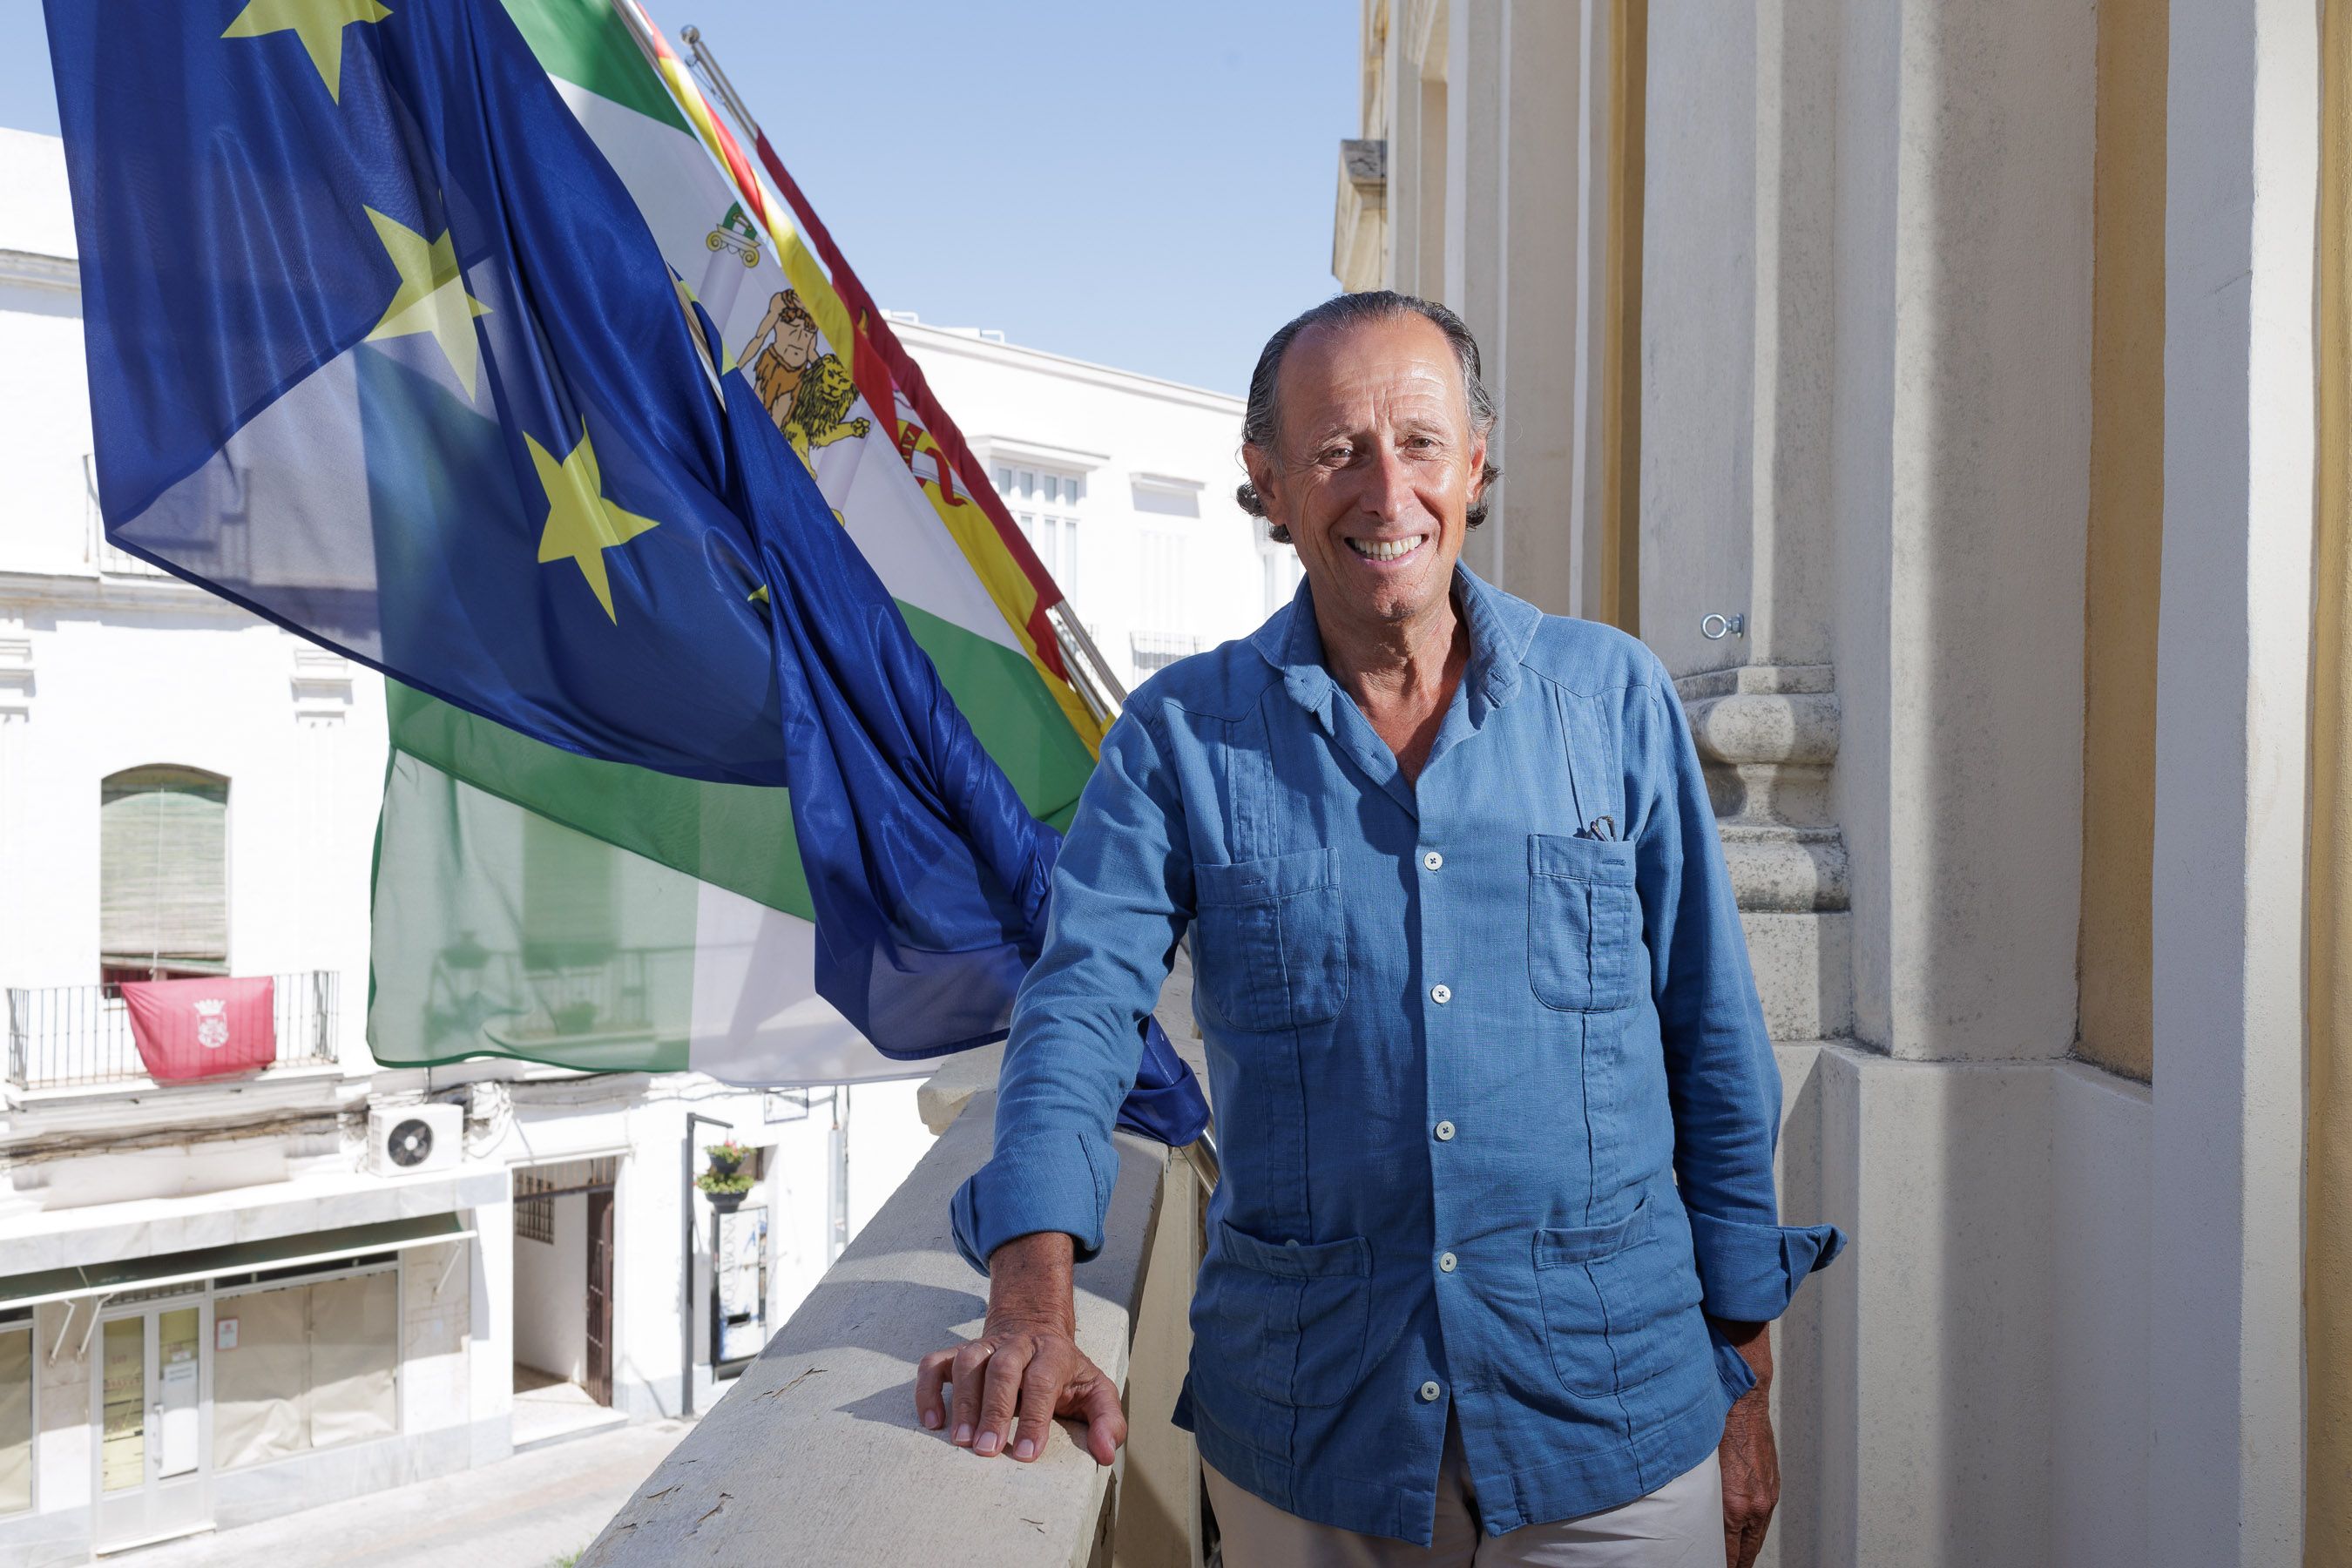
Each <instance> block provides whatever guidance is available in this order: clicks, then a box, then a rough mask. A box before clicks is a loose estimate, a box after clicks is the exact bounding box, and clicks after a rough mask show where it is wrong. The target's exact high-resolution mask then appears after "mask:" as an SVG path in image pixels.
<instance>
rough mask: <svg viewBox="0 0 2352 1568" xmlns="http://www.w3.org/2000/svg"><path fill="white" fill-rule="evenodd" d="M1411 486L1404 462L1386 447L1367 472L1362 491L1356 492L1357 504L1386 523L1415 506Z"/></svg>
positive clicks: (1374, 459) (1374, 458) (1380, 450)
mask: <svg viewBox="0 0 2352 1568" xmlns="http://www.w3.org/2000/svg"><path fill="white" fill-rule="evenodd" d="M1356 500H1357V504H1358V505H1359V506H1360V507H1362V508H1363V510H1365V511H1367V512H1370V514H1371V515H1372V516H1374V517H1377V518H1379V519H1380V520H1381V521H1383V522H1387V521H1392V520H1394V519H1395V518H1397V517H1399V516H1401V515H1402V513H1403V512H1404V511H1405V510H1406V509H1407V508H1408V507H1409V506H1410V505H1411V503H1412V479H1411V476H1410V475H1409V474H1408V473H1407V472H1406V470H1405V463H1404V459H1403V458H1402V457H1400V456H1399V455H1398V454H1397V452H1396V450H1395V449H1394V448H1393V447H1388V446H1385V445H1384V446H1382V447H1379V448H1378V449H1377V450H1376V451H1375V452H1374V454H1373V457H1372V460H1371V462H1370V464H1368V465H1367V466H1366V468H1365V471H1364V483H1363V488H1362V489H1360V491H1358V492H1357V498H1356Z"/></svg>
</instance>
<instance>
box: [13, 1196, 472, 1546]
mask: <svg viewBox="0 0 2352 1568" xmlns="http://www.w3.org/2000/svg"><path fill="white" fill-rule="evenodd" d="M473 1235H474V1233H473V1231H472V1230H471V1229H469V1228H468V1227H467V1226H466V1225H465V1224H464V1222H463V1221H462V1220H461V1219H460V1217H459V1216H458V1215H455V1214H443V1215H426V1216H422V1217H417V1218H408V1219H396V1220H388V1221H382V1222H378V1223H376V1224H373V1225H360V1226H345V1227H342V1228H340V1229H335V1230H325V1231H313V1232H310V1233H307V1234H302V1235H296V1236H289V1237H276V1238H272V1239H269V1240H267V1241H253V1242H243V1243H237V1244H234V1245H230V1246H226V1247H207V1248H200V1249H194V1250H190V1251H184V1252H176V1253H165V1254H160V1255H157V1256H153V1257H148V1258H129V1259H123V1260H121V1261H119V1262H112V1263H107V1264H102V1265H94V1266H84V1267H79V1268H59V1269H51V1270H47V1271H43V1272H39V1273H31V1274H20V1275H15V1276H11V1277H7V1278H0V1562H6V1561H9V1560H11V1557H12V1556H16V1557H18V1558H21V1559H22V1560H26V1561H37V1560H41V1557H40V1555H39V1553H38V1552H36V1551H35V1550H33V1548H32V1546H31V1544H30V1543H31V1542H33V1541H35V1540H36V1539H46V1540H47V1542H49V1543H50V1544H52V1545H55V1544H57V1543H58V1542H59V1541H60V1539H61V1535H62V1534H65V1533H75V1534H79V1533H81V1532H80V1531H70V1530H69V1529H68V1530H67V1531H61V1530H60V1528H59V1527H60V1526H61V1525H68V1521H67V1520H65V1519H62V1518H60V1517H59V1516H60V1515H68V1514H71V1513H73V1512H77V1511H79V1510H73V1509H72V1508H71V1506H70V1502H71V1500H86V1501H87V1504H88V1510H87V1512H86V1514H83V1515H82V1519H83V1520H84V1521H86V1537H85V1539H86V1541H87V1543H88V1549H89V1550H90V1551H96V1552H110V1551H116V1550H120V1549H121V1548H124V1547H128V1546H133V1545H137V1544H139V1543H141V1542H152V1541H160V1540H164V1539H168V1538H170V1537H173V1536H177V1535H184V1534H187V1533H190V1532H193V1531H199V1530H205V1529H207V1528H210V1527H212V1526H213V1525H214V1524H215V1521H216V1520H217V1519H218V1518H219V1516H220V1513H221V1511H222V1509H221V1504H222V1501H223V1493H224V1491H230V1492H238V1493H242V1494H245V1495H247V1496H248V1497H250V1496H253V1495H257V1494H260V1493H267V1492H270V1491H276V1490H284V1489H291V1488H293V1487H295V1486H299V1485H300V1484H301V1482H300V1480H299V1477H298V1475H297V1471H298V1470H299V1467H296V1466H293V1465H291V1464H290V1463H289V1462H290V1461H295V1460H298V1459H301V1458H305V1457H308V1456H320V1455H331V1454H332V1453H334V1452H335V1451H339V1450H352V1451H354V1452H355V1453H356V1452H358V1451H362V1450H364V1449H365V1448H366V1447H367V1446H368V1445H371V1444H373V1445H377V1446H378V1447H382V1446H383V1442H382V1440H383V1439H390V1438H395V1437H398V1436H400V1434H401V1432H402V1430H403V1421H402V1417H403V1411H402V1397H403V1388H402V1384H403V1377H402V1369H403V1351H404V1344H403V1338H404V1336H403V1332H402V1325H403V1322H404V1310H403V1305H404V1303H403V1297H404V1276H410V1275H412V1273H413V1271H412V1270H410V1269H404V1260H411V1261H413V1260H414V1259H415V1258H416V1257H417V1256H418V1255H420V1254H422V1253H423V1252H424V1251H425V1249H431V1248H437V1249H440V1250H439V1251H438V1252H436V1253H434V1254H433V1255H432V1256H433V1257H435V1258H440V1259H441V1260H442V1265H441V1266H442V1267H443V1268H446V1269H455V1268H459V1267H462V1266H463V1264H464V1262H465V1259H466V1257H467V1251H466V1247H465V1246H464V1244H465V1243H467V1242H468V1241H469V1240H470V1239H471V1238H472V1237H473ZM452 1244H456V1245H452ZM426 1283H427V1285H428V1287H429V1285H430V1281H427V1282H426ZM78 1383H79V1384H80V1386H79V1387H78V1386H76V1384H78ZM49 1403H55V1404H56V1405H57V1406H58V1408H57V1409H56V1410H55V1411H54V1412H52V1411H50V1410H47V1409H46V1408H44V1405H47V1404H49ZM77 1412H80V1413H86V1415H85V1417H84V1419H83V1420H82V1421H79V1422H77V1421H75V1420H73V1419H72V1417H73V1415H75V1414H76V1413H77ZM77 1426H79V1427H80V1428H81V1430H80V1431H79V1433H77V1432H76V1431H75V1428H76V1427H77ZM77 1437H79V1441H77V1440H76V1438H77ZM77 1461H79V1462H77ZM77 1468H79V1469H80V1470H81V1472H82V1473H81V1474H80V1475H75V1474H73V1473H71V1472H72V1471H73V1470H75V1469H77ZM50 1494H55V1495H50ZM58 1504H64V1505H65V1506H64V1507H62V1508H60V1507H58V1506H54V1505H58ZM43 1518H46V1519H47V1526H46V1528H31V1527H30V1526H29V1525H28V1524H27V1522H26V1521H36V1520H40V1519H43ZM12 1522H13V1523H15V1524H16V1526H17V1529H16V1530H15V1531H12V1529H11V1526H12ZM12 1534H16V1535H18V1536H20V1537H21V1538H22V1539H23V1541H24V1542H25V1543H26V1546H25V1550H24V1551H22V1552H14V1553H12V1552H11V1551H10V1545H11V1536H12Z"/></svg>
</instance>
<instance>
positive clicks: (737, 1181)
mask: <svg viewBox="0 0 2352 1568" xmlns="http://www.w3.org/2000/svg"><path fill="white" fill-rule="evenodd" d="M722 1147H733V1148H734V1150H735V1154H736V1159H735V1161H734V1162H733V1163H731V1164H730V1165H729V1166H728V1167H727V1168H726V1169H724V1170H722V1169H720V1168H719V1161H718V1159H717V1157H716V1156H717V1155H718V1152H719V1151H718V1150H717V1149H713V1150H711V1151H709V1152H710V1153H711V1155H712V1156H713V1158H712V1160H711V1162H710V1169H709V1170H707V1171H705V1172H703V1173H702V1174H700V1175H698V1176H697V1177H695V1178H694V1184H695V1185H696V1186H698V1187H699V1188H701V1189H702V1195H703V1196H704V1197H706V1198H709V1200H710V1206H711V1207H712V1208H713V1209H715V1210H717V1211H718V1212H719V1213H720V1214H733V1213H734V1212H735V1211H736V1210H737V1209H738V1208H740V1207H741V1206H742V1204H743V1194H746V1193H748V1192H750V1191H751V1172H749V1171H747V1170H744V1169H743V1168H742V1156H743V1154H744V1152H745V1151H744V1150H743V1149H742V1147H741V1146H740V1145H722Z"/></svg>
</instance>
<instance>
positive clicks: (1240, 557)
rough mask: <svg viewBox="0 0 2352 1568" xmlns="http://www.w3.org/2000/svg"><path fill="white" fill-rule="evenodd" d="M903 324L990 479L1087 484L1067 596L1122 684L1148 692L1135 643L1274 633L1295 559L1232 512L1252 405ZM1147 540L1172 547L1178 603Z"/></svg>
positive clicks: (1235, 376) (1016, 502)
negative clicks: (1145, 637) (1279, 575)
mask: <svg viewBox="0 0 2352 1568" xmlns="http://www.w3.org/2000/svg"><path fill="white" fill-rule="evenodd" d="M1312 302H1313V301H1311V300H1300V301H1299V307H1300V309H1302V310H1303V309H1305V308H1306V307H1307V305H1308V304H1311V303H1312ZM893 321H894V323H895V330H896V331H897V332H898V336H899V338H900V340H901V341H902V342H905V344H906V345H907V349H908V353H911V354H913V355H914V357H915V359H916V361H917V363H919V364H920V365H921V366H922V368H923V374H924V376H925V378H926V379H927V380H928V381H929V383H930V385H931V389H932V391H933V392H935V393H936V394H937V395H938V396H939V400H940V405H942V406H943V407H945V408H946V409H947V411H948V413H949V414H950V416H952V417H953V418H954V419H955V421H956V423H957V425H958V426H959V427H961V429H962V431H963V433H964V437H965V439H966V440H967V441H969V442H970V443H971V448H972V451H973V453H974V455H975V456H976V457H978V458H980V459H981V461H982V462H983V463H985V464H986V465H987V466H988V467H989V469H990V471H991V473H993V472H994V471H995V469H997V468H1004V467H1009V468H1014V469H1016V470H1017V469H1021V468H1027V469H1030V470H1032V471H1036V470H1038V469H1040V468H1054V467H1058V468H1062V469H1063V470H1064V471H1067V472H1074V473H1076V474H1077V475H1078V476H1079V477H1080V478H1082V479H1084V481H1085V491H1084V498H1083V499H1082V500H1080V502H1079V503H1078V506H1077V509H1076V514H1077V517H1078V520H1079V531H1080V540H1081V542H1080V544H1079V562H1078V571H1077V574H1076V581H1075V582H1074V583H1064V584H1061V585H1062V589H1063V591H1064V592H1065V593H1066V594H1067V595H1069V596H1070V598H1071V601H1072V602H1073V603H1074V604H1076V606H1077V609H1078V618H1079V619H1080V620H1081V621H1082V622H1084V623H1085V625H1086V626H1087V630H1088V632H1089V633H1090V634H1091V635H1092V636H1093V637H1094V639H1095V641H1096V643H1097V646H1099V647H1100V648H1101V649H1102V652H1103V656H1104V658H1106V659H1107V660H1108V662H1109V663H1110V665H1111V668H1112V669H1113V671H1114V672H1115V673H1117V674H1118V676H1119V678H1120V679H1122V680H1125V681H1127V683H1128V684H1129V686H1130V687H1131V686H1133V685H1134V683H1135V677H1136V675H1137V671H1136V668H1135V665H1134V662H1133V660H1132V658H1130V657H1129V650H1130V647H1131V646H1132V645H1131V643H1130V640H1129V639H1130V637H1131V636H1132V635H1133V634H1136V633H1152V632H1182V633H1185V634H1188V635H1190V636H1192V637H1196V638H1198V639H1200V646H1201V647H1214V646H1215V645H1216V644H1217V643H1220V642H1223V641H1224V640H1226V639H1227V638H1230V637H1244V636H1246V635H1247V634H1248V633H1250V632H1252V631H1254V630H1255V629H1256V627H1257V626H1258V625H1259V624H1260V623H1261V622H1263V621H1264V620H1265V617H1266V616H1267V614H1268V613H1269V610H1268V606H1267V604H1266V595H1265V564H1264V560H1263V555H1264V553H1265V552H1274V551H1279V552H1281V554H1282V555H1285V556H1287V555H1289V554H1290V553H1291V551H1290V548H1289V546H1287V545H1280V546H1276V545H1264V546H1262V545H1261V542H1260V538H1259V535H1260V533H1261V532H1262V528H1261V526H1260V525H1257V524H1256V523H1255V521H1254V520H1253V519H1251V518H1250V517H1248V516H1247V515H1246V514H1245V513H1244V512H1243V510H1241V507H1240V506H1239V505H1238V504H1237V503H1236V502H1235V501H1234V488H1235V487H1236V486H1238V485H1239V484H1240V483H1241V482H1242V479H1243V478H1244V474H1243V471H1242V466H1241V456H1240V453H1241V432H1242V402H1241V399H1239V398H1238V397H1231V396H1227V395H1223V394H1221V393H1215V392H1208V391H1203V390H1202V389H1201V388H1198V387H1192V386H1183V385H1180V384H1176V383H1174V382H1167V381H1160V380H1157V379H1155V378H1153V377H1151V376H1147V375H1139V374H1134V373H1133V372H1129V371H1120V370H1112V369H1109V368H1107V367H1105V366H1102V365H1095V364H1087V363H1084V362H1083V361H1079V360H1073V359H1065V358H1063V357H1062V356H1061V355H1059V354H1050V353H1044V352H1042V351H1040V350H1037V349H1029V348H1023V347H1020V346H1019V345H1017V344H1012V343H1003V342H992V341H990V340H989V339H987V338H983V337H982V336H981V335H980V334H979V333H978V332H977V331H953V330H946V329H941V328H938V327H931V326H926V325H921V324H919V323H917V322H915V321H908V320H907V319H906V318H905V316H904V314H903V313H900V314H898V315H897V316H894V318H893ZM1250 369H1251V367H1250V366H1249V365H1247V364H1236V365H1234V367H1233V370H1232V380H1233V383H1234V384H1235V385H1241V384H1244V383H1246V382H1247V380H1248V379H1249V374H1250ZM1161 481H1173V483H1166V482H1161ZM1171 503H1172V504H1173V510H1170V508H1171ZM1006 504H1007V505H1008V506H1010V507H1011V508H1012V509H1013V511H1014V512H1015V513H1016V514H1017V513H1019V512H1021V511H1023V510H1029V511H1032V512H1035V511H1038V510H1040V508H1039V507H1038V506H1035V505H1032V504H1030V503H1028V502H1024V501H1023V500H1020V499H1019V498H1017V497H1014V498H1008V500H1007V502H1006ZM1044 510H1056V509H1053V508H1050V507H1046V508H1045V509H1044ZM1187 510H1189V511H1190V512H1191V513H1192V515H1186V512H1187ZM1149 536H1159V537H1160V538H1164V539H1167V540H1169V541H1170V542H1171V544H1172V546H1173V547H1174V554H1173V559H1174V560H1176V561H1177V562H1178V563H1179V568H1178V576H1179V579H1180V580H1179V582H1178V583H1177V584H1175V585H1174V586H1173V589H1172V592H1171V591H1170V589H1169V586H1168V585H1167V584H1165V582H1164V579H1163V574H1161V573H1160V569H1159V566H1158V564H1157V563H1158V562H1160V560H1162V559H1164V558H1163V557H1160V556H1155V555H1153V554H1151V553H1150V551H1149V549H1148V547H1147V543H1146V541H1147V538H1148V537H1149ZM1155 594H1160V595H1166V597H1165V599H1163V600H1161V601H1160V602H1161V603H1169V602H1172V603H1173V604H1174V605H1177V606H1178V612H1177V614H1176V615H1175V616H1174V617H1173V618H1174V620H1175V623H1176V624H1174V625H1161V624H1160V622H1161V621H1162V620H1165V619H1168V618H1170V617H1168V616H1166V614H1165V613H1164V612H1163V613H1157V614H1156V613H1154V610H1153V607H1152V606H1153V604H1154V595H1155ZM1285 597H1287V595H1285Z"/></svg>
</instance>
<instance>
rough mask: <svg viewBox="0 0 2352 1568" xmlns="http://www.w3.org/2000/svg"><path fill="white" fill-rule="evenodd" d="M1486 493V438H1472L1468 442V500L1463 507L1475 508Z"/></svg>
mask: <svg viewBox="0 0 2352 1568" xmlns="http://www.w3.org/2000/svg"><path fill="white" fill-rule="evenodd" d="M1485 494H1486V437H1484V436H1476V437H1472V438H1471V441H1470V499H1469V500H1468V501H1466V502H1465V503H1464V504H1465V505H1468V506H1476V505H1477V504H1478V500H1479V498H1480V497H1481V496H1484V495H1485Z"/></svg>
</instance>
